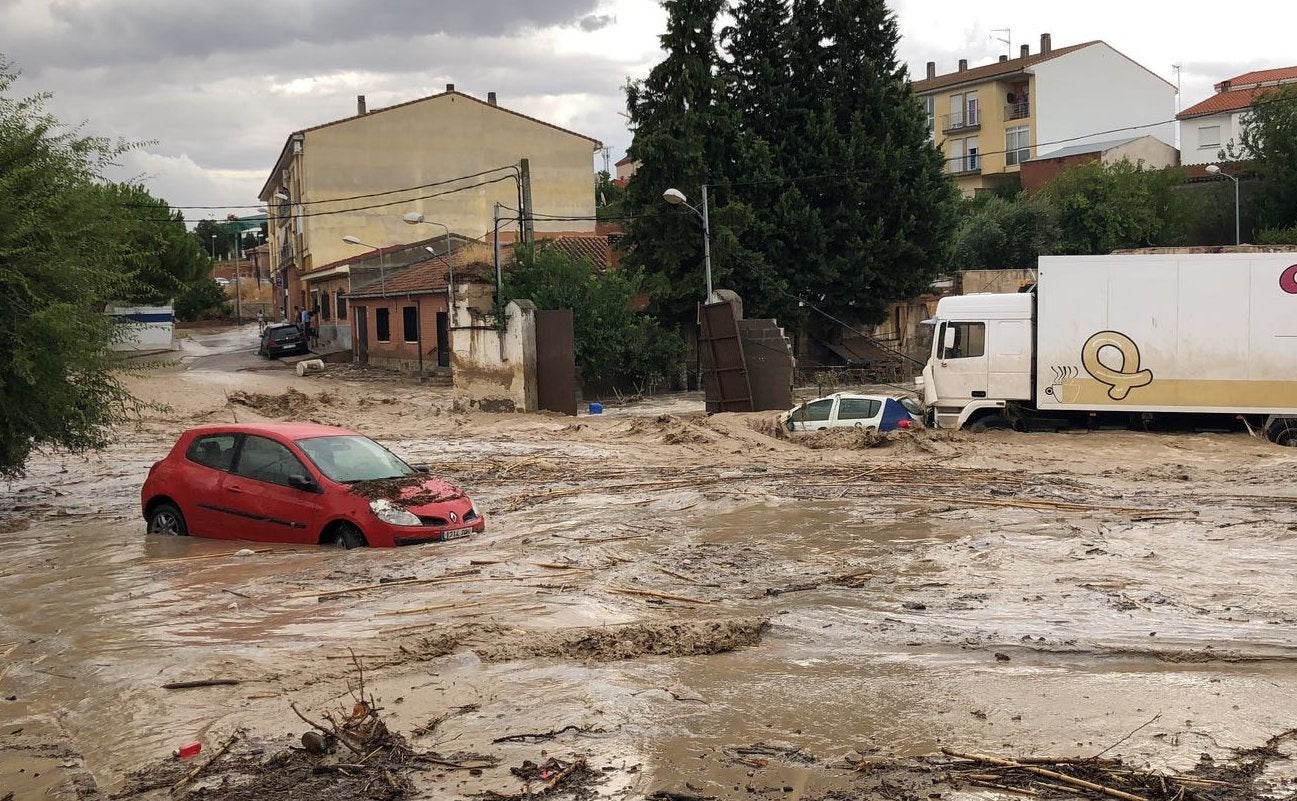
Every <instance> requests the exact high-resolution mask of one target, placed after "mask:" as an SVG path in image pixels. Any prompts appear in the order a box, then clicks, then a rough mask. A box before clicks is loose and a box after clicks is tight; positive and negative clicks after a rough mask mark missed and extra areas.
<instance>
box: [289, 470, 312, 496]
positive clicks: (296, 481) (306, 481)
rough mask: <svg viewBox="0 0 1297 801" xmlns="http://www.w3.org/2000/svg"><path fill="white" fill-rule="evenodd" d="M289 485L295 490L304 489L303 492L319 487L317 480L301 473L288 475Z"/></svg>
mask: <svg viewBox="0 0 1297 801" xmlns="http://www.w3.org/2000/svg"><path fill="white" fill-rule="evenodd" d="M288 486H290V487H292V488H293V489H295V490H302V491H303V492H315V491H317V490H318V489H319V488H318V487H316V486H315V482H314V481H312V480H311V477H310V476H304V475H301V474H299V473H294V474H293V475H291V476H289V477H288Z"/></svg>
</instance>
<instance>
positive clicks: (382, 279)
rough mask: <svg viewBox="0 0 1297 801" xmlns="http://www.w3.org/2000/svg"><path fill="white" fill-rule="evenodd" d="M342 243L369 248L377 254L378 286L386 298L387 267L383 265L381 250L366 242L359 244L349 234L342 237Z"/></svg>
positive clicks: (357, 239) (355, 238)
mask: <svg viewBox="0 0 1297 801" xmlns="http://www.w3.org/2000/svg"><path fill="white" fill-rule="evenodd" d="M342 241H343V242H346V243H347V244H348V245H359V246H360V247H362V248H369V249H370V250H372V251H374V252H375V253H377V254H378V280H379V286H380V287H381V288H382V291H383V297H387V269H386V267H387V265H386V264H385V262H384V259H383V249H382V248H379V247H374V246H373V245H371V244H369V243H368V242H361V241H360V239H359V238H357V237H354V236H351V235H350V234H348V235H347V236H344V237H343V238H342Z"/></svg>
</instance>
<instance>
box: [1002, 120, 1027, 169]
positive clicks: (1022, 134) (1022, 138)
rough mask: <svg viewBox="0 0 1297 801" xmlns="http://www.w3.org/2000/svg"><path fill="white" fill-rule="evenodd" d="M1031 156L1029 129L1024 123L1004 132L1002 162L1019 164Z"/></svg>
mask: <svg viewBox="0 0 1297 801" xmlns="http://www.w3.org/2000/svg"><path fill="white" fill-rule="evenodd" d="M1029 158H1031V129H1030V128H1029V127H1027V126H1026V125H1020V126H1018V127H1017V128H1009V129H1007V130H1005V132H1004V163H1005V164H1021V163H1022V162H1024V161H1026V160H1027V159H1029Z"/></svg>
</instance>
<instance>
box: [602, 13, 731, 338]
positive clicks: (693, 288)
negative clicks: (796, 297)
mask: <svg viewBox="0 0 1297 801" xmlns="http://www.w3.org/2000/svg"><path fill="white" fill-rule="evenodd" d="M662 5H663V8H665V10H666V12H667V29H666V32H665V33H664V34H663V35H662V36H660V37H659V41H660V42H661V44H662V49H663V50H665V51H666V54H667V55H666V58H665V59H664V60H663V61H662V62H661V63H660V64H658V65H657V66H655V67H654V68H653V69H652V70H651V71H650V72H649V75H648V77H647V78H645V79H644V80H643V81H639V82H631V83H628V84H627V86H626V108H627V111H628V112H629V115H630V125H631V128H632V130H633V131H634V137H633V139H632V141H631V145H630V147H629V148H628V150H627V154H628V155H629V156H630V157H631V158H632V159H635V160H636V161H638V162H639V167H638V169H637V170H636V172H635V175H634V176H633V177H632V178H631V180H630V183H629V184H628V185H627V187H626V194H625V200H624V202H625V205H626V208H627V209H629V210H633V212H634V215H633V219H632V220H631V221H630V223H629V225H628V226H627V230H626V236H625V237H624V238H623V240H622V246H623V248H624V249H625V257H624V261H623V264H624V265H625V266H626V267H627V268H628V269H630V270H632V271H636V270H641V269H643V270H644V271H645V274H646V275H647V276H649V277H650V280H649V290H650V293H651V295H652V298H653V303H654V308H655V310H657V311H659V312H660V313H661V314H662V316H663V317H664V318H666V319H670V320H672V321H674V322H680V323H685V322H687V321H689V320H691V319H693V316H694V306H695V304H697V303H698V302H699V301H700V300H702V296H703V294H704V292H703V238H702V233H701V231H700V230H699V228H698V220H697V218H696V217H695V216H694V214H693V213H692V212H690V211H689V210H688V209H684V208H677V207H671V206H667V205H666V204H665V203H664V202H663V200H662V193H663V192H664V191H665V190H666V189H668V188H676V189H679V190H680V191H682V192H684V193H685V194H686V195H688V196H689V198H690V202H691V203H692V204H693V205H694V206H695V207H696V206H697V205H698V204H699V202H700V197H701V186H702V185H703V184H709V183H712V182H713V181H714V180H715V179H716V178H717V177H719V176H723V175H724V170H723V169H722V166H723V164H724V161H725V157H726V154H727V152H728V150H729V148H730V142H731V141H732V131H733V126H734V120H733V117H732V115H731V114H730V112H729V110H728V108H727V105H726V100H725V92H724V84H723V81H722V80H721V78H720V77H719V75H718V69H719V59H718V55H717V51H716V34H715V28H716V18H717V15H718V14H719V13H720V11H721V9H722V8H723V6H724V5H725V0H663V3H662ZM711 222H712V237H713V239H712V241H713V242H718V241H724V242H730V241H736V240H739V239H740V237H738V236H730V235H728V234H727V232H726V230H725V228H726V226H727V225H728V224H729V222H730V221H729V220H728V219H727V217H726V215H724V214H714V215H712V217H711ZM730 258H731V253H730V251H729V250H728V249H725V248H717V249H716V250H715V251H714V252H713V254H712V266H713V276H714V283H715V285H716V286H727V285H728V279H729V277H730V276H731V275H732V274H733V273H734V265H733V264H732V263H731V262H730Z"/></svg>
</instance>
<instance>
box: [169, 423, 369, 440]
mask: <svg viewBox="0 0 1297 801" xmlns="http://www.w3.org/2000/svg"><path fill="white" fill-rule="evenodd" d="M204 434H262V435H267V434H269V435H278V436H280V437H283V438H285V439H290V440H299V439H310V438H311V437H359V436H363V435H362V434H358V433H357V432H355V431H351V430H348V429H346V428H339V427H337V426H325V425H320V424H319V423H210V424H208V425H203V426H194V427H193V428H190V429H186V430H185V432H184V433H183V434H181V436H191V435H192V436H202V435H204Z"/></svg>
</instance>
